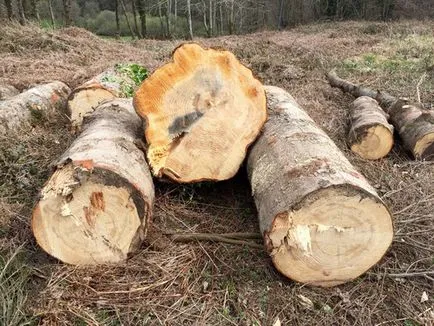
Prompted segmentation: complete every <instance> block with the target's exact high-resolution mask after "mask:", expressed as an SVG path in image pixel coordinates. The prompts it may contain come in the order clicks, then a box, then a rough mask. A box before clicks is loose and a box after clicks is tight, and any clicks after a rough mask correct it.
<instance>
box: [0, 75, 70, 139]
mask: <svg viewBox="0 0 434 326" xmlns="http://www.w3.org/2000/svg"><path fill="white" fill-rule="evenodd" d="M70 92H71V90H70V89H69V87H68V86H67V85H65V84H64V83H62V82H60V81H56V82H52V83H49V84H44V85H39V86H35V87H33V88H30V89H28V90H26V91H25V92H23V93H21V94H18V95H16V96H14V97H11V98H9V99H6V100H4V101H1V102H0V134H6V133H7V132H8V131H9V130H11V129H15V128H17V127H19V126H20V125H21V124H26V123H27V124H29V123H31V122H32V117H33V118H40V117H41V116H44V115H50V114H52V113H54V112H55V111H58V110H60V109H63V108H64V107H65V105H66V99H67V97H68V95H69V93H70Z"/></svg>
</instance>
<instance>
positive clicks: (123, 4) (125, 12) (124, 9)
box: [119, 0, 136, 40]
mask: <svg viewBox="0 0 434 326" xmlns="http://www.w3.org/2000/svg"><path fill="white" fill-rule="evenodd" d="M119 1H120V3H121V6H122V10H123V11H124V15H125V19H126V21H127V25H128V29H129V30H130V33H131V38H132V39H133V40H134V39H135V38H136V36H135V34H134V31H133V28H132V27H131V24H130V20H129V19H128V15H127V8H126V7H125V3H124V0H119Z"/></svg>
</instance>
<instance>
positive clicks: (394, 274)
mask: <svg viewBox="0 0 434 326" xmlns="http://www.w3.org/2000/svg"><path fill="white" fill-rule="evenodd" d="M369 274H375V275H384V276H388V277H400V278H405V277H417V276H424V277H425V276H428V275H434V271H420V272H409V273H384V274H378V273H369Z"/></svg>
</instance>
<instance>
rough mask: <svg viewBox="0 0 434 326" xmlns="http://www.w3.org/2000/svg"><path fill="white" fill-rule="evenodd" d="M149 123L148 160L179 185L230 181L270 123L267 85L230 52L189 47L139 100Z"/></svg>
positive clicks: (178, 53) (184, 47)
mask: <svg viewBox="0 0 434 326" xmlns="http://www.w3.org/2000/svg"><path fill="white" fill-rule="evenodd" d="M134 107H135V109H136V111H137V113H138V114H139V115H140V116H142V117H143V118H144V119H145V120H146V123H147V128H146V134H145V135H146V140H147V142H148V144H149V148H148V151H147V156H148V162H149V164H150V166H151V167H152V170H153V173H154V175H155V176H158V177H163V176H166V177H169V178H170V179H172V180H174V181H177V182H196V181H203V180H214V181H218V180H225V179H229V178H231V177H232V176H233V175H235V174H236V172H237V171H238V169H239V166H240V164H241V163H242V162H243V160H244V157H245V155H246V150H247V147H248V146H249V145H250V144H251V143H252V142H253V141H254V140H255V138H256V137H257V135H258V134H259V132H260V130H261V128H262V126H263V124H264V122H265V120H266V101H265V93H264V90H263V87H262V84H261V83H260V82H259V81H258V80H256V79H255V78H254V77H253V75H252V72H251V71H250V70H249V69H247V68H246V67H244V66H243V65H242V64H241V63H240V62H239V61H238V60H237V59H236V58H235V56H234V55H233V54H232V53H230V52H228V51H220V50H214V49H207V50H205V49H203V48H201V47H200V46H199V45H197V44H184V45H181V46H180V47H178V48H177V49H176V50H175V52H174V53H173V62H171V63H168V64H166V65H164V66H162V67H161V68H159V69H158V70H157V71H155V73H154V74H152V75H151V76H150V77H149V78H148V79H147V80H145V82H144V83H143V84H142V86H141V87H140V88H139V90H138V91H137V93H136V95H135V97H134Z"/></svg>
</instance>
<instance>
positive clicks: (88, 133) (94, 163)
mask: <svg viewBox="0 0 434 326" xmlns="http://www.w3.org/2000/svg"><path fill="white" fill-rule="evenodd" d="M142 135H143V128H142V121H141V119H140V118H139V117H138V116H137V114H136V113H135V111H134V108H133V106H132V102H131V100H128V99H115V100H112V101H108V102H105V103H103V104H101V105H100V106H98V107H97V109H96V110H95V112H94V113H93V114H92V115H90V116H89V117H87V118H86V119H85V120H84V122H83V132H82V133H81V134H80V135H79V136H78V138H77V139H76V140H75V141H74V142H73V144H72V145H71V146H70V147H69V149H68V150H67V151H66V152H65V153H64V155H63V156H62V157H61V158H60V159H59V161H58V163H57V164H56V166H55V171H54V173H53V175H52V176H51V177H50V179H49V180H48V182H47V183H46V184H45V186H44V187H43V189H42V190H41V193H40V199H39V202H38V203H37V205H36V207H35V208H34V210H33V219H32V229H33V233H34V235H35V238H36V240H37V242H38V244H39V245H40V246H41V247H42V248H43V249H44V250H45V251H46V252H48V253H49V254H50V255H52V256H54V257H56V258H58V259H60V260H61V261H63V262H65V263H69V264H76V265H92V264H101V263H110V262H119V261H122V260H124V259H126V258H127V254H128V253H130V252H132V251H134V250H135V249H137V247H138V246H139V245H140V243H141V241H142V240H143V239H144V237H145V235H146V232H147V230H148V225H149V223H150V219H151V215H152V207H153V202H154V186H153V183H152V177H151V174H150V171H149V169H148V166H147V164H146V161H145V157H144V154H143V152H142V151H141V150H140V149H139V148H138V147H137V146H136V145H135V144H136V141H137V140H139V139H141V137H142Z"/></svg>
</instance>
